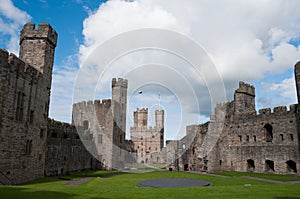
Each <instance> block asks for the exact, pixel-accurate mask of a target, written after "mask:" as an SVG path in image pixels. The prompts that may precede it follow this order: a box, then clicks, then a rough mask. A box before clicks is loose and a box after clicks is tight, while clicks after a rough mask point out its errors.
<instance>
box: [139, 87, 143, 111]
mask: <svg viewBox="0 0 300 199" xmlns="http://www.w3.org/2000/svg"><path fill="white" fill-rule="evenodd" d="M139 95H141V107H140V108H142V107H143V91H142V90H140V91H139Z"/></svg>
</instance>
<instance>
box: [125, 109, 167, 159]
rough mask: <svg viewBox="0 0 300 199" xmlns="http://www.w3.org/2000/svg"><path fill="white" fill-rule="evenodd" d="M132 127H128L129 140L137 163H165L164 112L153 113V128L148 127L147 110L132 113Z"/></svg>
mask: <svg viewBox="0 0 300 199" xmlns="http://www.w3.org/2000/svg"><path fill="white" fill-rule="evenodd" d="M133 117H134V126H132V127H130V138H131V139H130V140H131V142H132V143H133V150H134V151H135V152H136V154H137V157H136V162H137V163H142V164H143V163H146V164H148V163H165V158H164V152H163V150H164V110H156V111H155V126H154V127H151V126H150V127H148V108H142V109H137V110H136V111H134V113H133Z"/></svg>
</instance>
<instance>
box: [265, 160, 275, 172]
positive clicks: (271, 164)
mask: <svg viewBox="0 0 300 199" xmlns="http://www.w3.org/2000/svg"><path fill="white" fill-rule="evenodd" d="M265 163H266V165H265V167H266V171H267V172H270V171H273V172H274V171H275V167H274V161H272V160H266V161H265Z"/></svg>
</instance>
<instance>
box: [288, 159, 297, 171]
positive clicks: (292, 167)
mask: <svg viewBox="0 0 300 199" xmlns="http://www.w3.org/2000/svg"><path fill="white" fill-rule="evenodd" d="M286 164H287V170H288V171H289V172H295V173H297V164H296V162H294V161H293V160H289V161H286Z"/></svg>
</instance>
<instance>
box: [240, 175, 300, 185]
mask: <svg viewBox="0 0 300 199" xmlns="http://www.w3.org/2000/svg"><path fill="white" fill-rule="evenodd" d="M242 177H243V178H248V179H252V180H259V181H263V182H270V183H274V184H300V181H286V182H285V181H278V180H269V179H264V178H256V177H252V176H242Z"/></svg>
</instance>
